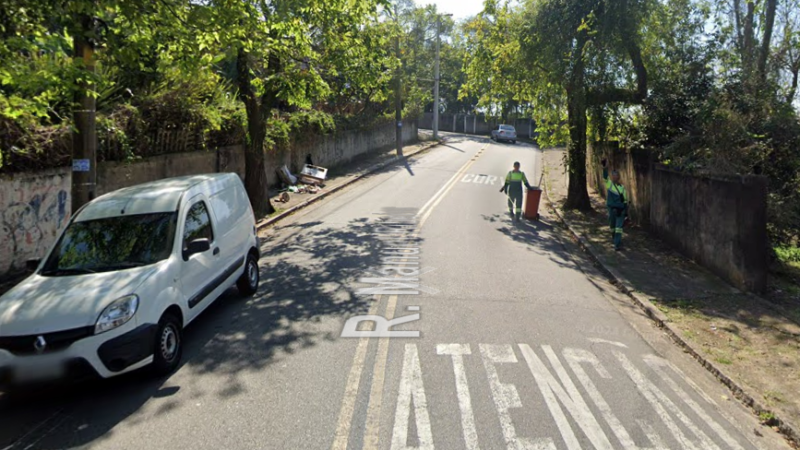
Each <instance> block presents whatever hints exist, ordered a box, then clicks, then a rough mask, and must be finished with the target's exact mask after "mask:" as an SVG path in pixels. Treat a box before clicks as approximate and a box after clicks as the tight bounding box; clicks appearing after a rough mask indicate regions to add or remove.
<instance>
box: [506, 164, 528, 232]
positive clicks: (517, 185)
mask: <svg viewBox="0 0 800 450" xmlns="http://www.w3.org/2000/svg"><path fill="white" fill-rule="evenodd" d="M523 184H524V185H525V187H527V188H528V189H531V185H530V184H528V178H527V177H526V176H525V172H522V171H520V170H519V162H515V163H514V170H512V171H510V172H508V175H506V183H505V184H504V185H503V187H502V188H501V189H500V192H504V193H505V194H506V195H508V212H509V213H510V214H511V218H512V219H513V220H514V221H515V222H519V217H520V215H522V185H523ZM515 205H516V207H517V210H516V211H514V206H515Z"/></svg>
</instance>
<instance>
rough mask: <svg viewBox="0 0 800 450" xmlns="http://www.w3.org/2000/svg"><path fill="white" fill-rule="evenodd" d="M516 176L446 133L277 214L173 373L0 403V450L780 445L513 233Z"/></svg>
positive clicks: (556, 259) (598, 283) (503, 151)
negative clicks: (249, 266) (257, 283)
mask: <svg viewBox="0 0 800 450" xmlns="http://www.w3.org/2000/svg"><path fill="white" fill-rule="evenodd" d="M515 160H517V161H520V162H521V163H522V169H523V170H524V171H526V173H527V174H528V178H529V179H530V181H531V182H532V183H533V184H536V182H537V181H538V179H539V176H540V173H541V153H540V152H539V151H538V150H537V149H535V148H534V147H532V146H527V145H522V144H517V145H505V144H495V143H491V142H490V141H487V140H483V139H472V138H463V137H462V138H455V137H453V138H451V139H450V141H449V143H448V144H447V145H445V146H441V147H438V148H437V149H435V150H433V151H431V152H430V153H429V154H427V155H426V156H424V157H422V158H419V159H415V160H412V161H411V162H410V163H409V164H408V165H407V166H406V167H397V168H394V169H392V170H387V171H385V172H383V173H380V174H376V175H373V176H370V177H368V178H367V179H366V180H365V181H363V182H360V183H358V184H357V185H356V186H354V187H353V188H349V189H347V190H345V191H343V192H342V193H340V194H337V195H335V196H334V197H332V198H331V199H329V200H327V201H325V202H322V203H320V204H319V206H316V207H314V208H312V209H308V210H305V211H303V212H301V213H299V214H297V215H295V216H292V217H291V218H290V219H289V220H287V221H285V222H282V223H281V224H280V225H278V226H277V227H276V228H275V229H273V230H271V231H270V232H269V233H268V238H267V239H266V240H265V243H264V252H265V257H264V259H263V261H262V279H263V283H262V289H261V291H260V292H259V294H258V295H257V296H256V297H255V298H254V299H250V300H243V299H240V298H238V297H237V296H236V295H235V293H231V294H230V295H227V296H226V297H225V298H223V299H221V301H219V302H218V303H217V304H216V305H215V306H213V307H212V308H211V309H209V310H208V312H207V313H206V314H205V315H204V317H203V318H202V319H200V320H199V321H198V322H196V323H195V324H193V326H192V327H191V328H190V329H189V330H188V331H187V339H186V341H187V345H188V348H187V350H186V353H185V363H184V365H183V366H182V367H181V368H180V370H179V371H178V372H177V373H175V374H174V375H173V376H171V377H169V378H167V379H163V380H149V379H146V378H144V377H143V376H142V375H141V374H133V375H131V376H126V377H122V378H120V379H116V380H110V381H107V382H102V383H95V384H92V385H90V386H86V385H84V386H79V387H76V388H75V389H74V390H72V391H70V392H59V393H56V394H53V393H46V394H42V395H40V396H38V397H35V398H32V397H23V398H19V399H17V398H9V397H8V396H5V397H0V449H3V450H11V449H13V450H18V449H19V450H22V449H51V448H92V449H95V448H96V449H140V448H141V449H144V448H150V449H162V448H187V449H188V448H191V449H193V450H200V449H220V448H226V449H333V450H337V449H342V450H344V449H392V450H395V449H409V448H420V449H434V448H436V449H464V448H466V449H479V448H482V449H505V448H508V449H580V448H584V449H591V448H597V449H611V448H614V449H617V448H619V449H638V448H651V449H666V448H670V449H679V448H686V449H698V450H707V449H720V450H725V449H748V450H749V449H753V448H781V447H782V445H781V441H780V439H778V438H777V437H776V436H775V435H773V434H771V433H770V432H769V430H767V429H764V428H761V433H762V434H764V433H766V434H765V435H764V436H762V437H759V436H758V435H756V434H755V433H754V432H753V428H754V427H756V426H757V424H756V421H755V420H754V419H753V418H752V417H751V416H750V415H749V413H747V412H746V411H744V410H743V409H742V408H741V407H739V406H738V404H736V403H735V402H734V401H731V400H726V399H725V397H724V396H725V395H727V392H726V391H725V390H724V389H722V388H721V387H720V386H719V385H717V384H716V383H715V382H714V381H713V380H712V379H711V378H710V376H708V375H707V374H706V373H705V372H704V371H702V370H700V369H699V368H698V366H697V364H696V363H694V362H693V361H691V360H689V359H688V358H687V357H685V356H684V355H683V354H682V353H681V352H680V351H678V350H677V349H675V347H674V346H673V345H672V344H670V343H669V342H667V341H666V340H665V339H664V337H663V336H662V335H661V334H660V333H659V332H658V331H657V330H655V329H653V328H652V327H651V326H650V325H649V322H647V321H646V319H643V318H642V317H641V316H640V315H639V314H638V313H637V312H636V310H635V309H634V308H632V307H630V305H629V304H628V303H627V302H626V301H625V300H624V298H621V297H619V296H618V295H616V294H615V293H614V290H613V288H612V287H611V286H608V285H607V284H604V281H603V279H602V277H600V276H599V275H598V274H597V273H596V272H595V271H594V269H593V268H592V267H591V265H589V264H587V263H586V262H585V261H584V260H583V259H582V257H581V256H580V255H579V254H578V253H577V252H576V251H575V249H574V248H573V247H572V245H571V243H570V242H569V241H568V240H566V239H564V238H563V237H562V232H561V231H560V230H559V229H558V228H556V227H554V226H553V222H552V221H551V219H550V217H549V215H547V214H546V213H545V212H544V211H543V220H542V221H541V222H539V223H533V224H531V223H524V224H521V225H514V224H512V223H511V221H510V220H509V218H508V216H507V214H505V202H504V198H503V196H502V195H501V194H500V193H499V192H498V191H499V189H500V186H501V178H502V176H503V175H504V174H505V173H506V172H507V171H508V169H509V167H510V165H511V163H512V162H513V161H515ZM401 269H402V270H401ZM397 277H401V278H397ZM363 315H375V316H378V317H377V319H376V320H377V324H378V328H377V330H376V329H375V323H376V322H364V323H361V324H360V325H359V326H357V327H356V326H354V327H349V326H347V325H346V322H347V321H348V319H352V320H353V321H354V322H352V323H355V322H356V321H358V317H360V316H363ZM390 319H400V320H396V321H395V322H393V323H396V325H395V326H393V327H392V328H391V329H390V330H389V331H391V332H392V333H396V332H398V331H401V332H405V333H407V334H409V333H410V334H411V335H413V334H415V332H419V337H413V336H391V337H374V336H373V337H368V336H369V335H370V332H371V331H372V333H373V334H374V333H380V329H381V327H380V325H381V323H382V321H384V320H390ZM401 322H402V323H401ZM348 330H349V332H347V331H348ZM343 332H345V333H344V334H349V335H351V336H353V337H342V334H343ZM390 334H391V333H390ZM382 335H383V336H387V335H386V334H385V333H384V334H382Z"/></svg>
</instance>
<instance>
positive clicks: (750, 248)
mask: <svg viewBox="0 0 800 450" xmlns="http://www.w3.org/2000/svg"><path fill="white" fill-rule="evenodd" d="M650 226H651V229H652V230H653V232H654V233H655V234H656V235H658V236H659V237H661V238H662V239H664V240H665V241H666V242H667V243H669V244H670V245H672V246H674V247H675V248H677V249H678V250H680V251H681V252H682V253H684V254H686V255H688V256H690V257H691V258H692V259H694V260H695V261H697V262H698V263H699V264H701V265H703V266H705V267H707V268H708V269H710V270H711V271H712V272H714V273H716V274H717V275H719V276H720V277H722V278H724V279H726V280H728V281H729V282H731V283H732V284H733V285H734V286H736V287H738V288H740V289H743V290H746V291H753V292H764V291H765V290H766V288H767V272H768V270H767V268H768V258H769V254H768V246H767V242H768V241H767V180H766V178H765V177H759V176H749V177H736V178H712V177H696V176H690V175H686V174H683V173H680V172H675V171H672V170H669V169H667V168H665V167H655V168H654V169H653V176H652V205H651V210H650Z"/></svg>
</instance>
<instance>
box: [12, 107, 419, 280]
mask: <svg viewBox="0 0 800 450" xmlns="http://www.w3.org/2000/svg"><path fill="white" fill-rule="evenodd" d="M403 139H404V142H406V143H409V144H410V143H412V142H416V141H417V124H416V122H415V121H413V120H409V121H406V122H404V125H403ZM394 140H395V128H394V122H390V123H388V124H384V125H381V126H378V127H376V128H374V129H372V130H362V131H345V132H340V133H332V134H329V135H324V136H310V137H309V138H308V139H306V140H304V141H303V142H300V143H294V144H292V145H290V146H288V148H285V149H282V150H280V151H271V152H268V153H267V158H266V166H267V167H266V172H267V179H268V180H269V182H270V184H271V185H274V184H277V183H278V176H277V173H276V169H277V168H278V167H279V166H280V165H282V164H286V165H288V166H289V168H290V170H291V171H292V173H298V172H299V170H300V168H302V165H303V164H304V163H305V158H306V155H307V154H309V153H310V154H311V158H312V160H313V162H314V164H316V165H319V166H323V167H328V168H333V167H336V166H338V165H341V164H345V163H347V162H348V161H350V160H351V159H353V158H355V157H356V156H359V155H362V154H365V153H368V152H371V151H377V150H381V149H386V148H391V147H393V146H394V145H395V142H394ZM244 156H245V155H244V148H243V147H242V146H240V145H239V146H232V147H224V148H220V149H218V150H209V151H197V152H187V153H173V154H169V155H159V156H153V157H150V158H146V159H142V160H139V161H134V162H102V163H99V164H98V166H97V192H98V195H102V194H105V193H107V192H111V191H114V190H117V189H120V188H123V187H126V186H132V185H135V184H141V183H146V182H148V181H154V180H158V179H162V178H171V177H178V176H184V175H193V174H198V173H213V172H235V173H238V174H239V176H241V177H242V178H244ZM279 163H280V165H279ZM71 182H72V177H71V172H70V170H69V168H61V169H51V170H46V171H40V172H35V173H19V174H13V175H0V227H1V228H0V279H3V278H5V277H7V276H9V275H11V274H13V273H15V272H19V271H21V270H23V269H24V267H25V261H27V260H28V259H32V258H39V257H42V256H44V254H45V253H46V252H47V250H48V249H49V247H50V246H51V245H52V244H53V242H54V241H55V238H56V236H57V234H58V232H59V231H60V230H61V228H62V227H63V226H64V225H66V223H67V221H68V220H69V217H70V212H71V210H72V209H71V208H72V206H71V201H70V186H71Z"/></svg>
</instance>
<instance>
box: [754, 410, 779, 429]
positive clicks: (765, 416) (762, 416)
mask: <svg viewBox="0 0 800 450" xmlns="http://www.w3.org/2000/svg"><path fill="white" fill-rule="evenodd" d="M758 419H759V420H761V423H763V424H764V425H767V426H770V427H771V426H774V425H777V422H778V421H777V419H776V418H775V414H772V413H771V412H769V411H761V412H760V413H758Z"/></svg>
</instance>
